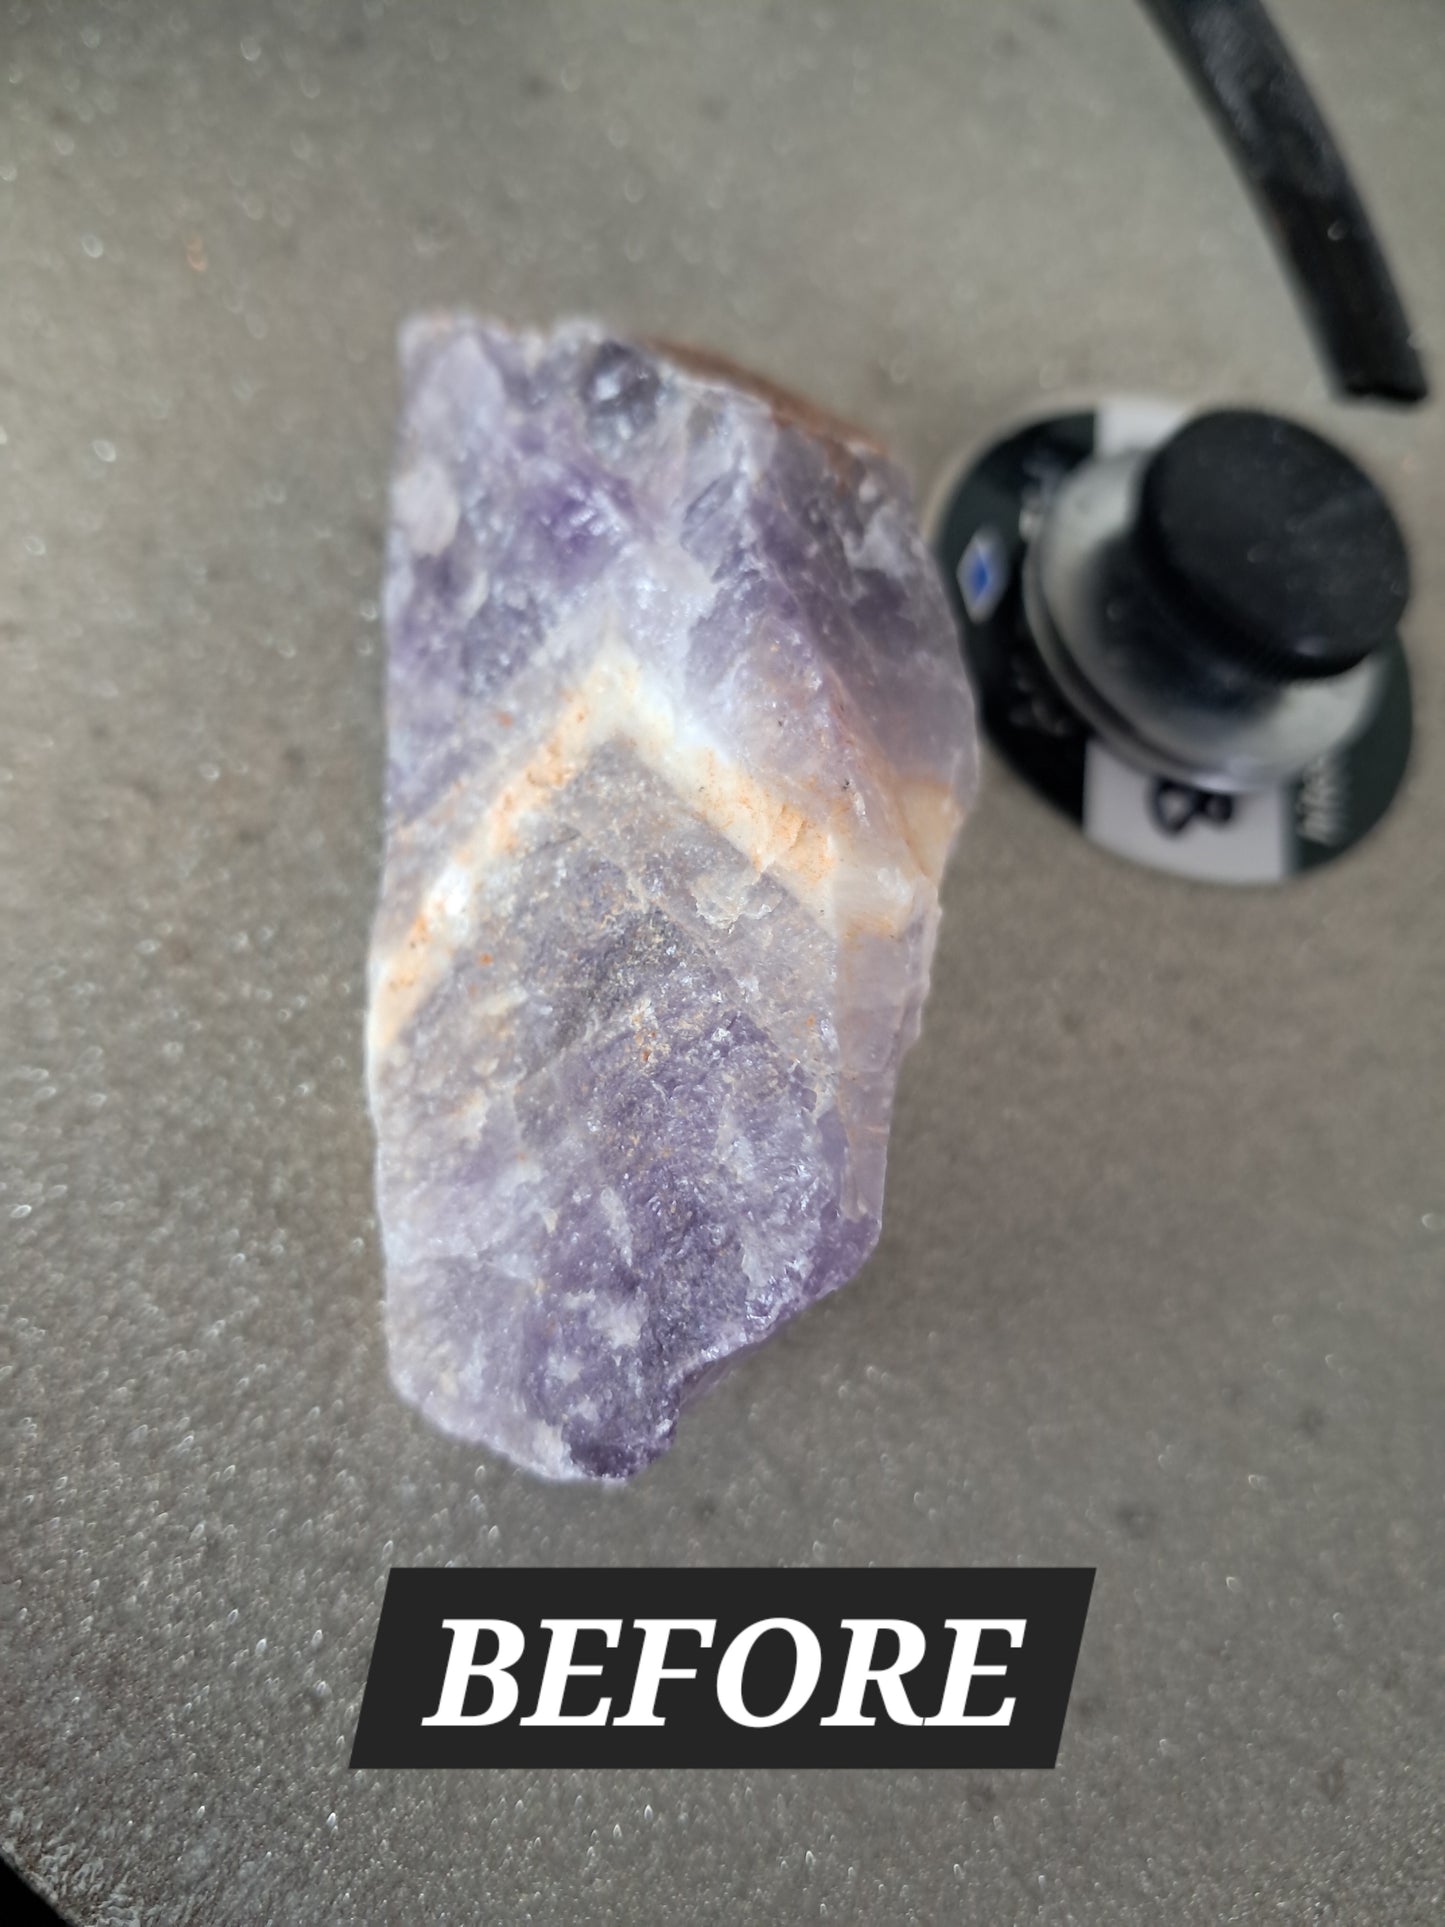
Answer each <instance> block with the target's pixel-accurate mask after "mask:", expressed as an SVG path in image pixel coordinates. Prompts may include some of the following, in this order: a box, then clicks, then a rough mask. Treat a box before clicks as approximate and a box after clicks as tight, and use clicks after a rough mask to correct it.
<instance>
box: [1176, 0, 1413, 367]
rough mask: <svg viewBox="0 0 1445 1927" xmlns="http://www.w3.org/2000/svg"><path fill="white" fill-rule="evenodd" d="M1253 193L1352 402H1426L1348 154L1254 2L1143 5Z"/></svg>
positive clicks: (1194, 0)
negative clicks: (1363, 399)
mask: <svg viewBox="0 0 1445 1927" xmlns="http://www.w3.org/2000/svg"><path fill="white" fill-rule="evenodd" d="M1143 4H1144V6H1145V7H1146V9H1147V10H1148V12H1149V13H1150V14H1152V15H1153V17H1154V20H1155V21H1156V23H1157V24H1158V26H1159V28H1160V30H1161V31H1162V33H1163V34H1164V36H1165V38H1166V39H1167V40H1168V42H1169V44H1170V46H1171V47H1172V48H1173V51H1174V53H1175V55H1176V56H1177V57H1178V59H1179V62H1180V64H1181V65H1182V66H1183V68H1184V70H1185V72H1186V73H1187V74H1188V75H1189V78H1190V79H1191V81H1193V83H1194V85H1195V87H1196V88H1197V89H1198V91H1199V93H1200V94H1201V95H1202V96H1203V100H1204V104H1205V106H1206V108H1207V109H1208V110H1209V112H1210V113H1211V114H1212V116H1213V118H1214V119H1215V121H1216V122H1217V123H1218V124H1219V126H1220V127H1221V128H1222V129H1223V131H1224V134H1225V136H1226V140H1227V143H1228V145H1229V147H1230V150H1231V152H1232V153H1233V156H1234V159H1235V161H1236V163H1237V165H1238V166H1239V168H1240V170H1241V171H1242V173H1243V174H1244V177H1245V179H1246V181H1247V182H1248V183H1249V185H1250V187H1251V188H1252V189H1253V190H1254V193H1255V195H1256V197H1257V198H1258V201H1259V204H1260V208H1261V212H1262V213H1263V215H1264V218H1265V221H1266V224H1267V225H1268V227H1269V228H1270V230H1271V233H1272V235H1273V238H1274V242H1275V246H1276V248H1277V249H1278V250H1279V252H1280V253H1281V254H1282V255H1283V256H1284V257H1285V259H1286V260H1287V261H1288V262H1289V264H1290V266H1291V267H1292V268H1293V270H1294V276H1295V280H1296V283H1297V287H1298V291H1299V294H1300V296H1301V298H1302V300H1303V302H1304V306H1305V308H1306V311H1307V313H1308V314H1309V317H1310V319H1311V321H1312V323H1313V325H1314V329H1315V332H1316V334H1317V336H1318V338H1319V343H1320V346H1321V349H1322V351H1323V354H1324V357H1325V359H1326V361H1327V363H1328V364H1329V367H1330V370H1331V373H1332V374H1333V376H1334V378H1335V380H1336V381H1337V383H1338V384H1339V386H1340V387H1341V388H1342V389H1343V390H1344V392H1345V393H1346V394H1348V395H1368V396H1374V397H1377V398H1379V399H1382V400H1387V401H1400V402H1417V401H1423V400H1424V398H1425V397H1426V395H1427V394H1428V393H1429V383H1428V382H1427V380H1426V377H1425V369H1424V366H1423V364H1422V362H1421V360H1420V357H1419V355H1418V353H1417V352H1416V350H1415V345H1414V342H1413V341H1412V339H1411V335H1410V323H1409V321H1408V320H1407V318H1406V315H1405V309H1404V305H1403V303H1402V302H1401V300H1400V296H1399V293H1398V291H1397V289H1396V287H1395V283H1394V280H1393V278H1392V277H1391V274H1390V270H1389V267H1388V265H1387V264H1386V261H1385V256H1384V253H1383V251H1382V250H1381V247H1380V243H1379V241H1378V240H1377V239H1376V236H1375V231H1374V229H1373V227H1372V226H1371V225H1370V217H1369V215H1368V214H1367V213H1366V212H1365V207H1364V203H1363V202H1362V201H1361V199H1360V197H1359V194H1358V193H1357V191H1356V189H1355V184H1354V182H1353V181H1352V180H1351V178H1350V173H1349V169H1348V168H1347V167H1346V165H1345V160H1344V156H1343V155H1342V154H1341V152H1340V150H1339V148H1338V147H1337V146H1336V144H1335V140H1334V136H1333V135H1332V134H1331V133H1330V130H1329V128H1328V127H1327V126H1326V124H1325V121H1324V117H1323V115H1322V114H1321V113H1320V110H1319V108H1318V107H1317V106H1316V105H1315V101H1314V97H1313V95H1312V94H1311V93H1310V91H1309V88H1308V87H1307V86H1306V85H1305V82H1304V78H1303V76H1302V75H1301V73H1300V71H1299V69H1298V67H1296V66H1295V64H1294V61H1293V59H1292V58H1291V57H1290V52H1289V49H1288V48H1287V47H1286V46H1285V44H1284V41H1283V40H1282V39H1281V38H1280V35H1279V31H1278V29H1277V28H1276V27H1275V24H1274V22H1273V21H1272V20H1271V19H1270V17H1269V15H1268V13H1266V11H1265V9H1264V7H1263V6H1262V5H1261V4H1260V3H1259V0H1143Z"/></svg>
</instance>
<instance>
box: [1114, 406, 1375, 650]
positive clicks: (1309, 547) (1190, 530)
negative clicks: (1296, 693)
mask: <svg viewBox="0 0 1445 1927" xmlns="http://www.w3.org/2000/svg"><path fill="white" fill-rule="evenodd" d="M1133 547H1134V549H1135V553H1136V555H1137V557H1138V560H1139V563H1140V566H1141V567H1142V568H1143V570H1144V572H1145V574H1146V577H1147V579H1148V581H1149V582H1150V584H1151V586H1152V588H1153V590H1154V592H1155V593H1156V594H1157V595H1159V596H1160V597H1161V598H1162V599H1163V600H1164V601H1165V602H1167V603H1168V605H1169V606H1170V609H1171V612H1172V613H1173V614H1174V615H1175V616H1176V617H1177V618H1178V620H1179V621H1180V622H1181V623H1182V624H1183V625H1184V626H1185V628H1186V629H1187V630H1188V632H1189V633H1190V635H1191V636H1192V638H1193V639H1194V642H1195V644H1196V646H1202V647H1204V648H1206V649H1207V650H1209V651H1210V652H1211V653H1217V654H1218V655H1219V656H1221V657H1223V658H1225V659H1227V660H1228V661H1231V662H1233V663H1234V664H1236V665H1237V666H1239V667H1240V668H1244V669H1247V670H1251V671H1253V673H1254V674H1255V675H1257V676H1262V677H1265V678H1267V679H1268V680H1270V681H1274V682H1295V681H1298V680H1303V679H1306V678H1313V677H1323V676H1337V675H1341V674H1343V673H1344V671H1345V670H1347V669H1353V668H1354V667H1355V665H1356V664H1357V663H1361V662H1363V661H1364V659H1365V658H1366V657H1367V656H1368V655H1370V654H1372V653H1373V652H1374V651H1375V650H1377V649H1380V648H1383V647H1384V645H1385V644H1386V643H1387V642H1389V640H1390V639H1391V637H1392V636H1393V635H1394V634H1395V631H1396V629H1397V627H1398V625H1399V621H1400V617H1401V615H1402V614H1403V613H1404V609H1405V604H1406V603H1407V601H1408V600H1409V595H1410V565H1409V558H1408V556H1407V554H1406V550H1405V543H1404V538H1403V537H1402V536H1401V533H1400V530H1399V526H1398V524H1397V523H1396V521H1395V518H1394V516H1393V515H1392V514H1391V512H1390V505H1389V503H1388V502H1387V501H1386V500H1385V498H1384V496H1383V495H1382V494H1381V493H1380V491H1379V489H1378V488H1376V486H1375V484H1374V483H1373V482H1372V481H1371V480H1370V478H1369V476H1368V475H1366V474H1365V473H1364V471H1363V470H1362V469H1360V468H1359V467H1358V466H1357V465H1356V464H1355V463H1354V462H1352V461H1351V460H1350V458H1349V456H1348V455H1346V454H1344V453H1343V452H1342V451H1341V450H1340V449H1338V448H1336V447H1334V446H1333V444H1332V443H1330V442H1327V441H1325V440H1324V439H1323V438H1322V437H1321V436H1319V435H1316V434H1314V433H1312V431H1311V430H1309V429H1308V428H1302V427H1300V426H1299V425H1298V424H1297V423H1295V422H1290V421H1285V420H1284V419H1282V418H1281V417H1280V416H1278V415H1269V414H1265V413H1263V412H1261V411H1259V410H1256V409H1245V408H1237V409H1218V410H1215V411H1213V412H1212V413H1210V414H1206V415H1198V416H1196V417H1195V418H1194V419H1193V420H1192V421H1190V422H1187V423H1186V424H1185V426H1184V427H1183V428H1181V429H1180V430H1179V431H1178V432H1177V433H1176V434H1175V435H1173V436H1171V438H1170V439H1169V440H1168V441H1167V442H1165V443H1163V444H1162V445H1161V447H1159V448H1158V449H1157V450H1156V451H1155V453H1154V454H1153V455H1152V456H1151V457H1150V459H1149V462H1148V465H1147V467H1146V468H1145V470H1144V475H1143V481H1142V486H1141V490H1140V498H1139V509H1138V520H1137V523H1136V526H1135V531H1134V542H1133Z"/></svg>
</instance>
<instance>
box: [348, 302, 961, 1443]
mask: <svg viewBox="0 0 1445 1927" xmlns="http://www.w3.org/2000/svg"><path fill="white" fill-rule="evenodd" d="M402 363H403V371H404V377H405V390H406V399H405V407H404V413H403V418H402V430H401V445H400V450H399V454H398V460H397V467H396V473H395V478H394V483H393V489H392V522H391V531H390V539H389V549H388V555H387V580H386V620H387V627H388V633H389V637H390V670H389V683H388V699H387V707H388V720H389V762H388V774H387V848H386V861H385V874H384V879H383V884H382V892H381V907H380V911H379V914H378V917H377V923H376V931H375V939H374V944H373V950H372V957H371V1007H370V1019H369V1030H368V1074H369V1080H370V1091H371V1102H372V1107H373V1111H374V1115H375V1119H376V1130H377V1185H378V1192H379V1198H380V1213H381V1224H382V1231H383V1237H384V1244H385V1254H386V1273H387V1304H386V1315H387V1330H388V1339H389V1347H390V1359H391V1369H392V1373H393V1375H394V1377H395V1380H396V1383H397V1386H398V1387H399V1389H400V1390H401V1392H402V1394H403V1395H404V1396H405V1397H406V1398H408V1399H410V1400H411V1401H413V1402H414V1403H415V1404H416V1405H417V1406H419V1407H420V1408H421V1410H422V1411H423V1412H424V1413H425V1414H426V1415H427V1417H428V1418H430V1419H432V1420H433V1421H434V1422H435V1423H436V1424H437V1425H439V1426H441V1427H443V1428H444V1429H445V1430H447V1431H448V1432H452V1433H455V1434H458V1435H460V1436H461V1437H463V1438H466V1439H472V1440H477V1441H481V1442H484V1443H486V1444H488V1445H490V1446H494V1447H495V1448H496V1449H497V1450H499V1451H502V1452H505V1453H506V1454H507V1455H508V1456H509V1457H511V1458H512V1459H514V1460H516V1462H517V1463H518V1464H519V1465H522V1466H525V1467H527V1468H529V1469H530V1470H532V1471H534V1472H539V1473H543V1474H546V1475H547V1476H549V1477H553V1478H567V1477H590V1478H600V1479H616V1478H623V1477H626V1476H627V1475H628V1474H630V1473H632V1472H635V1471H636V1470H637V1469H638V1468H639V1467H640V1466H642V1465H644V1464H646V1462H647V1461H648V1460H649V1459H652V1458H654V1457H656V1455H657V1454H658V1453H659V1452H661V1451H662V1450H663V1449H664V1448H665V1447H666V1445H667V1444H668V1442H669V1440H670V1438H671V1436H672V1432H673V1427H674V1424H675V1422H676V1418H677V1412H678V1408H679V1406H680V1404H681V1403H682V1402H683V1400H685V1399H686V1398H687V1397H688V1396H689V1394H690V1393H692V1392H693V1391H695V1390H696V1389H697V1388H698V1387H699V1386H701V1385H702V1384H703V1383H704V1381H706V1380H709V1379H710V1378H711V1377H712V1376H713V1375H714V1372H715V1369H716V1368H718V1367H719V1366H720V1365H721V1363H722V1362H723V1361H725V1360H727V1359H728V1358H729V1357H731V1356H732V1355H733V1354H734V1353H736V1352H739V1351H742V1350H743V1349H745V1348H746V1347H748V1346H751V1345H756V1344H757V1343H758V1342H759V1341H760V1340H762V1339H764V1338H766V1337H767V1336H768V1334H769V1333H770V1332H772V1331H775V1330H776V1329H777V1327H778V1326H779V1325H780V1324H782V1323H783V1322H784V1320H786V1319H788V1318H790V1317H791V1316H792V1315H793V1314H794V1313H795V1312H797V1311H800V1310H801V1309H802V1308H803V1307H804V1306H805V1305H808V1304H810V1303H811V1302H812V1301H813V1300H814V1299H815V1298H819V1297H821V1296H822V1295H823V1293H824V1292H828V1291H832V1290H833V1289H834V1288H835V1287H836V1286H838V1285H841V1284H843V1283H844V1282H845V1280H847V1279H848V1278H850V1277H851V1276H852V1275H853V1273H854V1272H855V1271H857V1269H858V1267H859V1266H860V1265H861V1264H862V1262H863V1260H864V1259H865V1258H866V1256H867V1255H868V1253H869V1251H870V1250H871V1249H872V1247H873V1245H874V1242H875V1241H876V1239H877V1236H878V1228H879V1215H880V1211H881V1208H882V1202H883V1167H884V1159H885V1155H886V1150H887V1140H888V1122H889V1114H890V1109H891V1106H892V1100H893V1090H894V1083H895V1080H896V1077H897V1072H898V1064H899V1059H900V1058H901V1056H902V1054H903V1052H904V1050H905V1049H906V1048H907V1046H908V1045H909V1044H910V1043H911V1042H912V1040H913V1038H914V1037H915V1036H916V1035H917V1032H918V1027H919V1013H920V1009H921V1006H922V1003H923V998H924V994H925V992H926V990H927V986H928V972H929V961H930V954H931V951H932V947H933V939H934V932H935V927H936V924H937V918H938V894H937V893H938V882H939V878H940V875H941V873H942V870H943V865H944V861H945V858H946V856H947V853H948V850H949V846H950V844H951V843H952V840H953V837H954V834H955V832H956V830H957V828H958V826H959V824H960V822H961V821H962V817H963V812H964V810H965V808H966V806H967V804H968V802H969V800H970V796H971V792H972V788H973V783H974V770H975V748H974V729H973V715H972V706H971V703H970V699H969V694H968V689H967V686H966V683H965V680H964V674H963V670H962V668H961V666H960V657H959V651H958V645H957V641H956V638H955V635H954V632H953V627H952V623H951V619H950V616H949V614H948V610H947V607H946V605H945V602H944V599H943V595H942V593H941V590H940V587H939V584H938V582H937V581H936V579H935V574H934V570H933V565H932V563H931V562H930V559H929V557H928V554H927V552H926V551H925V549H924V546H923V544H922V542H921V540H920V538H919V534H918V531H917V528H916V526H915V523H914V519H913V514H912V509H911V506H910V500H909V491H908V487H907V484H906V483H905V481H904V479H903V477H902V475H901V474H900V473H899V472H898V470H897V469H896V468H894V467H893V466H892V465H891V464H890V463H889V462H888V461H887V460H886V459H884V458H883V457H882V456H881V455H880V454H879V453H878V452H877V451H876V450H875V449H873V448H872V447H870V446H869V445H867V444H866V443H865V442H864V441H863V440H862V439H861V438H859V437H857V436H855V435H853V434H852V433H851V432H850V431H847V430H844V429H842V428H840V427H839V426H838V425H836V424H833V423H831V422H828V421H826V420H825V419H824V418H822V417H819V416H816V415H815V414H814V413H813V412H812V411H810V410H808V409H807V408H806V407H805V406H803V405H802V404H797V403H792V402H789V401H788V400H787V399H786V398H784V397H782V396H780V395H779V394H776V393H774V392H773V391H770V390H765V389H762V388H761V386H760V385H759V384H751V385H744V383H745V381H746V378H739V377H737V376H736V371H731V370H725V369H724V368H723V365H722V364H716V363H710V362H703V361H701V360H698V359H697V358H690V357H687V356H684V355H681V354H680V353H674V352H671V351H661V350H657V349H653V348H648V347H642V346H638V345H634V344H629V343H627V342H624V341H620V340H617V339H614V338H613V337H612V336H610V335H608V334H607V333H605V332H603V331H602V330H600V329H599V328H597V327H595V326H592V325H589V324H586V323H571V324H568V325H566V326H563V327H559V328H558V329H556V330H555V331H554V332H553V333H550V334H546V335H539V334H524V333H514V332H512V331H510V330H508V329H504V328H501V327H497V326H494V325H491V324H483V323H479V322H477V321H474V320H471V319H467V318H457V319H443V320H424V321H417V322H413V323H411V324H410V325H409V326H408V327H407V329H406V330H405V331H404V334H403V339H402Z"/></svg>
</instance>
